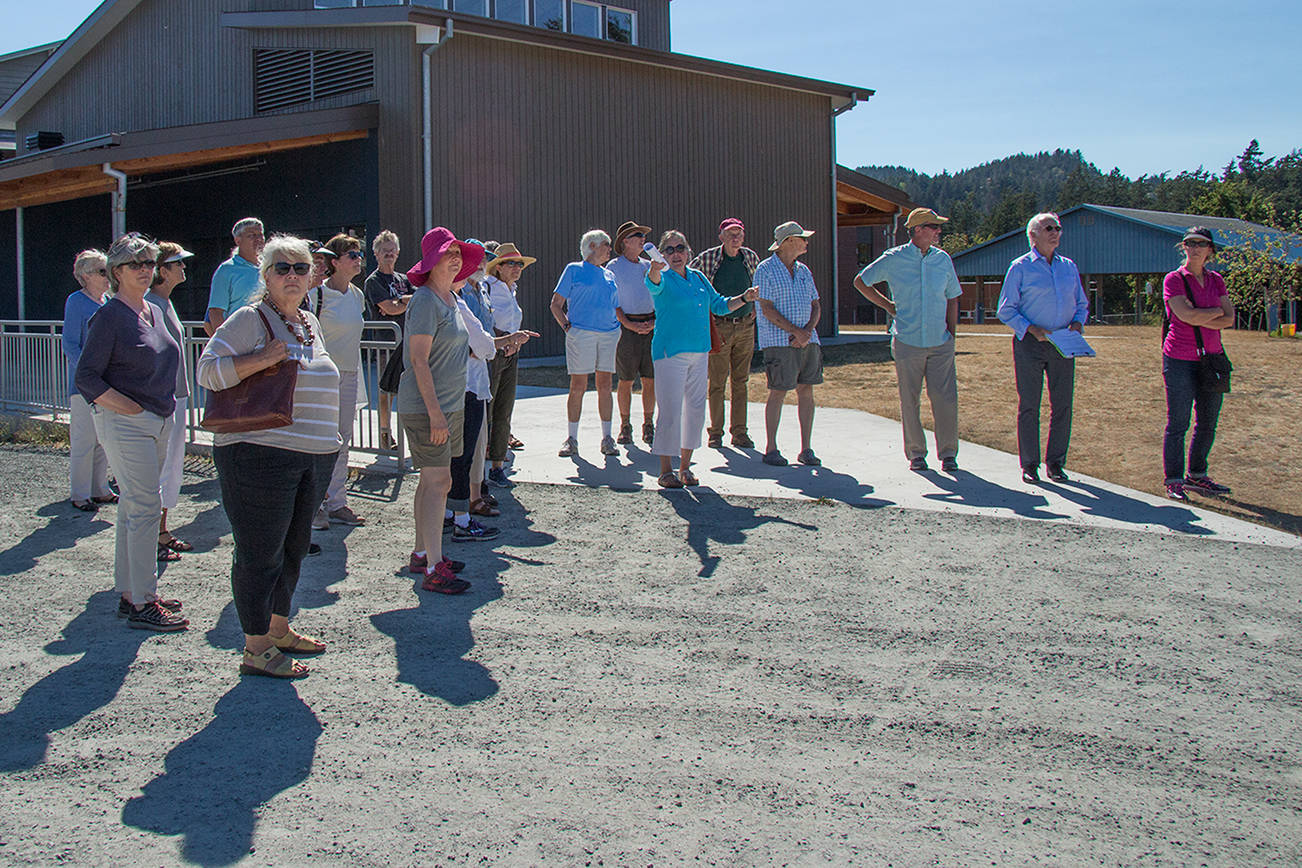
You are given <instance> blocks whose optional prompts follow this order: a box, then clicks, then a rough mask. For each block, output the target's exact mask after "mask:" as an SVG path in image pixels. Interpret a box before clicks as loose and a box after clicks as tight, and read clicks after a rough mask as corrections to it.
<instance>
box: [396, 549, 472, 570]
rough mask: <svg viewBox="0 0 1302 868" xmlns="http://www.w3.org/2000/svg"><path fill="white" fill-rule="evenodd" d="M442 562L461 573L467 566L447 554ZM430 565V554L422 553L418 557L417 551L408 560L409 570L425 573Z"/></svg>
mask: <svg viewBox="0 0 1302 868" xmlns="http://www.w3.org/2000/svg"><path fill="white" fill-rule="evenodd" d="M441 563H442V564H444V565H445V566H446V567H447V568H448V569H449V570H451V571H452V572H454V573H459V572H461V571H462V570H464V569H465V568H466V565H465V564H463V563H462V562H461V561H454V560H452V558H450V557H448V556H447V555H444V556H443V558H442V560H441ZM428 566H429V556H428V555H421V556H419V557H417V556H416V553H415V552H412V553H411V558H410V560H408V562H407V572H409V573H423V572H425V568H426V567H428Z"/></svg>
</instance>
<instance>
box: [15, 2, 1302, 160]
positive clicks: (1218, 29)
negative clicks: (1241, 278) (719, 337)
mask: <svg viewBox="0 0 1302 868" xmlns="http://www.w3.org/2000/svg"><path fill="white" fill-rule="evenodd" d="M6 5H8V6H10V8H9V9H7V10H6V13H5V19H6V25H7V26H6V27H5V29H4V30H3V32H0V54H4V53H7V52H10V51H15V50H18V49H21V48H25V47H28V46H31V45H37V44H40V43H43V42H50V41H53V40H56V39H62V38H63V37H65V36H67V35H68V34H69V33H71V32H72V30H73V29H74V28H75V27H76V26H77V25H78V24H79V23H81V21H82V19H84V18H85V17H86V15H88V14H89V13H90V12H91V10H93V9H94V8H95V7H96V5H98V4H97V3H96V2H95V0H42V2H40V3H20V2H17V0H15V2H12V3H7V4H6ZM670 8H671V10H672V15H673V47H674V50H675V51H680V52H683V53H686V54H694V55H698V56H701V57H709V58H713V59H716V60H725V61H728V62H731V63H740V64H744V65H747V66H758V67H762V68H765V69H773V70H776V71H779V72H787V73H792V74H795V75H803V76H808V77H811V78H821V79H826V80H829V81H836V82H841V83H844V84H852V85H857V86H861V87H867V88H872V89H875V90H876V91H877V94H876V95H875V96H874V97H873V98H872V99H871V100H870V101H869V102H867V103H864V104H860V105H859V107H857V108H855V109H854V110H853V111H851V112H849V113H847V114H844V115H842V116H841V118H840V119H839V120H838V122H837V147H838V154H837V156H838V159H839V160H840V162H842V163H844V164H847V165H850V166H858V165H865V164H897V165H904V166H909V167H912V168H915V169H919V170H921V171H925V172H930V173H937V172H940V171H942V170H949V171H956V170H959V169H964V168H968V167H970V166H974V165H977V164H979V163H982V162H985V161H987V160H992V159H997V158H999V157H1004V156H1008V155H1009V154H1015V153H1018V152H1020V151H1027V152H1033V151H1036V150H1042V149H1047V150H1052V149H1053V148H1058V147H1062V148H1079V149H1080V150H1081V151H1082V152H1083V153H1084V156H1085V158H1086V159H1087V160H1091V161H1092V162H1094V163H1095V164H1096V165H1097V166H1098V167H1099V168H1100V169H1102V170H1103V171H1105V172H1107V171H1109V170H1110V169H1112V167H1114V166H1116V167H1118V168H1120V169H1121V171H1122V172H1124V173H1126V174H1127V175H1129V176H1131V177H1137V176H1139V175H1141V174H1144V173H1156V172H1160V171H1164V170H1169V171H1179V170H1181V169H1192V168H1196V167H1198V166H1199V165H1202V166H1205V167H1206V168H1209V169H1213V170H1216V169H1219V168H1220V167H1221V166H1223V165H1225V163H1227V162H1229V160H1230V159H1231V158H1233V157H1234V156H1236V155H1238V154H1239V153H1240V152H1241V151H1242V150H1243V148H1244V147H1245V146H1246V145H1247V143H1248V141H1249V140H1250V139H1253V138H1256V139H1258V140H1259V141H1260V142H1261V146H1262V148H1263V150H1264V151H1265V152H1266V153H1267V154H1271V155H1275V154H1282V153H1287V152H1288V151H1291V150H1293V149H1294V148H1299V147H1302V88H1299V86H1298V83H1297V82H1298V66H1299V63H1298V58H1299V57H1300V56H1302V3H1299V2H1298V0H1260V2H1257V3H1255V4H1251V5H1247V6H1244V5H1239V6H1236V5H1234V4H1225V3H1216V4H1214V3H1210V2H1205V0H1185V2H1173V0H1128V2H1118V0H1090V2H1085V0H1056V2H1055V0H1045V2H1028V3H1019V2H1016V0H1013V2H994V0H969V2H957V0H933V2H929V3H921V2H882V0H804V2H793V0H783V2H777V0H749V2H745V3H737V2H724V0H673V2H672V4H671V7H670Z"/></svg>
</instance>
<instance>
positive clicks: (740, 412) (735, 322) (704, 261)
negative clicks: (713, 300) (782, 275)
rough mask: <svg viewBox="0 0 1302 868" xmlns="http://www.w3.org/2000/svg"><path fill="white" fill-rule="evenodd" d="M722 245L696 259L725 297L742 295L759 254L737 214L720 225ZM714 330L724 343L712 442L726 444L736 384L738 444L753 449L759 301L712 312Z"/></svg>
mask: <svg viewBox="0 0 1302 868" xmlns="http://www.w3.org/2000/svg"><path fill="white" fill-rule="evenodd" d="M719 241H721V242H722V243H721V244H720V245H719V246H718V247H711V248H710V249H709V250H705V251H703V252H702V253H701V254H700V255H699V256H697V257H696V258H695V259H693V260H692V261H691V263H690V266H689V267H691V268H695V269H697V270H699V271H701V272H702V273H704V274H705V277H706V279H707V280H709V281H710V283H711V285H713V286H714V289H715V291H716V292H718V293H719V294H720V295H722V296H725V297H728V298H731V297H732V296H734V295H741V294H742V293H743V292H745V291H746V290H748V289H750V287H751V286H752V285H753V283H754V278H755V269H756V268H757V267H758V266H759V261H760V259H759V254H758V253H756V252H755V251H754V250H751V249H750V248H749V247H743V246H742V245H743V244H744V243H745V241H746V227H745V226H744V225H743V224H742V222H741V221H740V220H738V219H737V218H736V217H729V218H727V219H726V220H724V221H723V222H722V223H720V224H719ZM711 321H712V322H713V325H714V329H715V331H716V332H718V334H719V339H720V340H721V341H722V346H721V348H720V350H719V352H717V353H711V354H710V363H709V364H710V425H709V428H707V429H706V433H707V434H708V436H709V441H708V442H707V444H706V445H707V446H709V447H710V448H711V449H719V448H720V447H722V446H723V387H724V385H725V384H726V383H728V382H731V383H732V395H731V397H730V400H731V403H732V424H731V425H730V426H729V428H728V430H729V431H730V432H731V434H732V445H733V446H736V447H737V448H739V449H752V448H754V446H755V443H754V441H753V440H751V439H750V436H749V435H748V434H747V433H746V381H747V380H748V379H749V377H750V360H751V356H752V355H754V353H755V305H754V304H753V303H751V302H747V303H746V304H743V305H742V306H741V307H739V308H737V309H736V310H735V311H733V312H732V313H730V314H729V315H728V316H713V315H712V316H711Z"/></svg>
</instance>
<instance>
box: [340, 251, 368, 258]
mask: <svg viewBox="0 0 1302 868" xmlns="http://www.w3.org/2000/svg"><path fill="white" fill-rule="evenodd" d="M344 256H347V257H348V258H349V259H364V258H365V257H366V254H365V253H363V252H362V251H360V250H350V251H348V252H347V253H345V254H344Z"/></svg>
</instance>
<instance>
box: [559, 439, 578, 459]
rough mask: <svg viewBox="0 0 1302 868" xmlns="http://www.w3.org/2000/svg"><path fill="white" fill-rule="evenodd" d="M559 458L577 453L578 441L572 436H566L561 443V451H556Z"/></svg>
mask: <svg viewBox="0 0 1302 868" xmlns="http://www.w3.org/2000/svg"><path fill="white" fill-rule="evenodd" d="M556 454H557V455H559V456H560V457H561V458H569V457H571V456H573V455H578V454H579V441H578V440H575V439H574V438H573V437H566V438H565V442H564V443H562V444H561V451H559V452H557V453H556Z"/></svg>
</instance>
